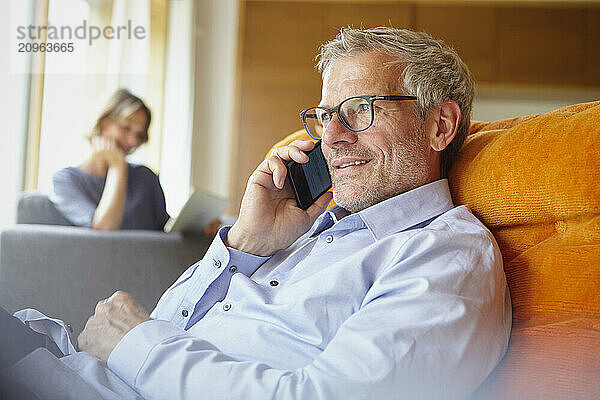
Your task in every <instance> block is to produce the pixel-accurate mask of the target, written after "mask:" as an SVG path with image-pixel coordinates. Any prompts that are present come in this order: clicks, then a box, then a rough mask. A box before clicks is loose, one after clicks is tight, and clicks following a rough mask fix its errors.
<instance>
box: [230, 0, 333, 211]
mask: <svg viewBox="0 0 600 400" xmlns="http://www.w3.org/2000/svg"><path fill="white" fill-rule="evenodd" d="M321 9H322V6H321V5H318V4H312V3H303V2H289V3H273V2H249V3H248V4H246V9H245V21H244V23H243V26H244V33H243V35H242V40H243V43H242V46H243V51H242V61H241V63H239V65H240V66H241V68H242V71H241V83H240V95H241V99H240V110H239V112H240V116H239V123H238V126H239V131H238V138H237V146H238V149H237V154H238V155H239V157H238V159H237V160H236V161H237V165H234V166H233V169H232V171H233V173H234V175H233V176H232V180H233V182H236V183H235V186H234V193H232V203H233V204H234V210H233V211H234V212H237V209H238V207H239V202H240V201H241V198H242V195H243V191H244V189H245V186H246V181H247V179H248V177H249V176H250V174H251V173H252V171H253V170H254V169H255V168H256V166H257V165H258V164H259V163H260V162H261V160H262V157H263V156H264V154H265V153H266V151H267V150H268V149H269V148H270V147H271V146H272V145H273V143H274V142H275V141H276V139H277V138H281V137H282V136H283V135H285V134H286V133H290V132H292V131H294V130H297V129H300V128H301V123H300V119H299V118H298V113H299V111H300V108H301V107H302V105H306V107H309V106H310V105H312V103H314V101H315V99H317V101H318V99H319V98H320V76H319V74H318V73H317V72H316V71H315V70H314V61H313V58H314V56H315V53H316V51H317V49H318V46H319V43H320V42H321V41H322V31H323V26H322V22H321V17H320V16H321Z"/></svg>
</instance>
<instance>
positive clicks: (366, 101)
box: [300, 95, 417, 140]
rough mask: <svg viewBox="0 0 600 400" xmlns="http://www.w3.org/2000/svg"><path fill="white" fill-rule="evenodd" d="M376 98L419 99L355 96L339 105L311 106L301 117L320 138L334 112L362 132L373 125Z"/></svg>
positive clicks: (305, 125)
mask: <svg viewBox="0 0 600 400" xmlns="http://www.w3.org/2000/svg"><path fill="white" fill-rule="evenodd" d="M376 100H394V101H403V100H417V98H416V97H415V96H399V95H390V96H354V97H349V98H347V99H346V100H344V101H342V102H341V103H340V104H339V105H338V106H337V107H332V108H326V107H311V108H307V109H306V110H303V111H302V112H300V119H301V120H302V124H304V129H306V132H307V133H308V134H309V135H310V137H311V138H313V139H315V140H319V139H321V138H322V137H323V132H324V131H325V129H327V126H328V125H329V123H330V122H331V121H332V120H333V113H336V114H337V117H338V119H339V120H340V122H341V123H342V125H344V126H345V127H346V128H348V129H350V130H351V131H352V132H362V131H365V130H367V129H369V128H370V127H371V125H373V120H374V119H375V111H374V109H373V103H374V102H375V101H376Z"/></svg>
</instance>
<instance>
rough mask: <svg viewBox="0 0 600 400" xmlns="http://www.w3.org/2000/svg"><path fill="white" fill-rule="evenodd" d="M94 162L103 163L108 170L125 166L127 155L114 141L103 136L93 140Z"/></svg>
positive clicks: (95, 137)
mask: <svg viewBox="0 0 600 400" xmlns="http://www.w3.org/2000/svg"><path fill="white" fill-rule="evenodd" d="M91 158H92V161H95V162H98V163H101V164H102V165H104V166H105V167H106V168H107V169H108V168H110V167H120V166H123V165H124V164H125V153H124V152H123V150H121V149H120V148H119V146H117V143H116V142H115V141H114V140H111V139H107V138H104V137H102V136H94V137H93V138H92V156H91Z"/></svg>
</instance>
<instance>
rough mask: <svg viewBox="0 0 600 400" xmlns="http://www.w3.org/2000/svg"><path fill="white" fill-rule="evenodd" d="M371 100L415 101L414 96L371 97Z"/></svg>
mask: <svg viewBox="0 0 600 400" xmlns="http://www.w3.org/2000/svg"><path fill="white" fill-rule="evenodd" d="M372 99H373V100H417V97H416V96H400V95H390V96H373V97H372Z"/></svg>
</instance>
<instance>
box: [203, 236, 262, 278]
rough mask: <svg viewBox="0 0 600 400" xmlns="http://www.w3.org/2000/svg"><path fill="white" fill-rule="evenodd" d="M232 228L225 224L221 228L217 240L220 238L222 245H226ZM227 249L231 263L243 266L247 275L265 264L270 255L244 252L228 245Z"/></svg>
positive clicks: (243, 270)
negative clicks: (263, 255) (264, 255)
mask: <svg viewBox="0 0 600 400" xmlns="http://www.w3.org/2000/svg"><path fill="white" fill-rule="evenodd" d="M229 229H231V226H224V227H222V228H221V229H219V233H218V234H217V237H216V238H215V241H216V240H220V241H221V243H222V246H225V242H224V241H225V236H227V233H228V232H229ZM227 251H228V252H229V265H236V266H242V270H241V271H240V272H242V273H244V274H245V275H247V276H250V275H252V273H254V271H256V269H258V267H260V266H261V265H262V264H264V263H265V262H266V261H267V260H268V259H269V258H271V257H270V256H267V257H261V256H257V255H254V254H250V253H244V252H243V251H240V250H237V249H234V248H233V247H227Z"/></svg>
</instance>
